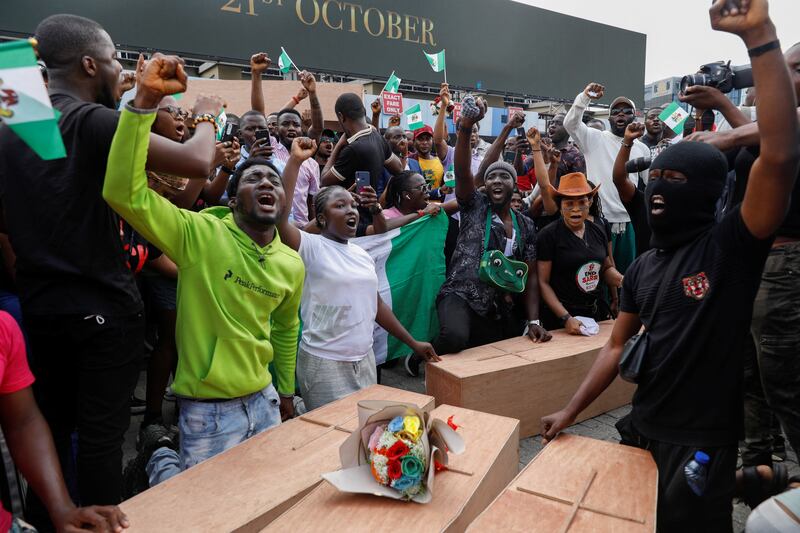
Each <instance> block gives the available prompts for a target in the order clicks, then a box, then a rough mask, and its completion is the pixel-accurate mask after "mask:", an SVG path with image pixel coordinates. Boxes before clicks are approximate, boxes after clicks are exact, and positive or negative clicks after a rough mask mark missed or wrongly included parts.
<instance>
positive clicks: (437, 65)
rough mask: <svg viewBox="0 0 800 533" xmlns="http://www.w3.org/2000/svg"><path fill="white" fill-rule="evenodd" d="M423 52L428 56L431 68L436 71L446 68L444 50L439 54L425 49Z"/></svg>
mask: <svg viewBox="0 0 800 533" xmlns="http://www.w3.org/2000/svg"><path fill="white" fill-rule="evenodd" d="M423 53H424V54H425V57H427V58H428V63H430V64H431V68H432V69H433V71H434V72H441V71H443V70H444V69H445V68H446V67H445V62H444V50H442V51H441V52H439V53H437V54H429V53H428V52H425V51H423Z"/></svg>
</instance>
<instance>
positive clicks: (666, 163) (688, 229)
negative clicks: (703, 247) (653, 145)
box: [645, 141, 728, 250]
mask: <svg viewBox="0 0 800 533" xmlns="http://www.w3.org/2000/svg"><path fill="white" fill-rule="evenodd" d="M653 170H661V171H662V172H663V171H664V170H673V171H675V172H680V173H681V174H683V175H684V176H686V182H685V183H671V182H669V181H667V180H665V179H664V178H663V177H661V178H658V179H652V178H651V180H650V181H649V183H648V184H647V189H646V191H645V202H646V207H647V223H648V224H649V225H650V229H651V230H652V232H653V235H652V237H651V238H650V245H651V246H652V247H653V248H661V249H667V250H669V249H674V248H677V247H679V246H681V245H682V244H686V243H688V242H691V241H692V240H694V239H695V237H697V236H698V235H700V234H701V233H703V232H705V231H707V230H708V229H709V228H710V227H711V226H713V225H714V220H715V219H714V211H715V207H716V203H717V200H719V197H720V195H721V194H722V189H723V187H724V185H725V179H726V177H727V175H728V161H727V160H726V159H725V156H724V155H723V154H722V152H720V151H719V150H717V149H716V148H714V147H713V146H711V145H710V144H704V143H698V142H686V141H684V142H680V143H678V144H676V145H673V146H671V147H669V148H667V149H666V150H664V151H663V152H661V154H660V155H659V156H658V157H657V158H656V159H655V161H653V164H652V165H651V166H650V171H651V172H652V171H653ZM654 195H661V196H662V197H663V198H664V204H665V205H664V212H663V213H662V214H660V215H658V216H655V215H653V214H652V209H651V207H652V206H651V204H650V199H651V198H652V197H653V196H654Z"/></svg>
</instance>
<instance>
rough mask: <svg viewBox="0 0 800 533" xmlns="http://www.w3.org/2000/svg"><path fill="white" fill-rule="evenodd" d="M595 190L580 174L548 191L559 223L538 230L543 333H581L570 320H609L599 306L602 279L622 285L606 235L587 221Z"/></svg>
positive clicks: (576, 325)
mask: <svg viewBox="0 0 800 533" xmlns="http://www.w3.org/2000/svg"><path fill="white" fill-rule="evenodd" d="M598 188H599V187H595V188H594V189H593V188H592V187H590V186H589V183H588V182H587V181H586V176H584V175H583V174H582V173H580V172H576V173H573V174H567V175H565V176H562V178H561V182H560V183H559V186H558V189H557V190H556V189H555V188H553V194H554V195H555V198H556V203H557V204H558V208H559V211H560V213H561V219H559V220H557V221H555V222H553V223H552V224H549V225H548V226H546V227H545V228H544V229H542V231H541V232H540V233H539V243H538V248H539V262H538V272H539V291H540V292H541V295H542V298H543V299H544V301H545V303H546V304H547V306H546V308H545V309H544V311H549V312H545V313H543V318H544V325H545V327H546V328H548V329H550V328H558V327H563V328H565V329H566V330H567V332H568V333H570V334H573V335H580V326H581V324H580V322H579V321H578V320H577V319H576V318H574V317H575V316H585V317H589V318H594V319H595V320H604V319H606V318H608V313H607V311H606V309H605V306H604V305H603V304H601V303H600V302H599V300H600V298H601V294H600V282H601V280H602V281H603V282H605V283H606V284H607V285H608V286H609V287H619V286H620V285H622V274H620V273H619V272H618V271H617V269H616V268H614V265H613V261H612V259H611V256H609V254H608V237H607V236H606V234H605V231H604V230H603V229H602V228H601V227H600V226H599V225H597V224H594V223H591V222H588V223H587V221H586V219H587V216H588V215H589V208H590V207H591V205H592V201H593V199H594V196H595V194H597V189H598Z"/></svg>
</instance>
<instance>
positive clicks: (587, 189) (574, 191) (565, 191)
mask: <svg viewBox="0 0 800 533" xmlns="http://www.w3.org/2000/svg"><path fill="white" fill-rule="evenodd" d="M599 188H600V185H598V186H597V187H595V188H594V189H592V187H591V186H590V185H589V181H588V180H587V179H586V176H584V174H583V173H582V172H573V173H572V174H564V175H563V176H561V181H560V182H559V183H558V189H556V188H555V187H553V186H552V185H550V190H551V191H553V194H554V195H555V196H566V197H568V198H578V197H580V196H594V195H595V194H597V189H599Z"/></svg>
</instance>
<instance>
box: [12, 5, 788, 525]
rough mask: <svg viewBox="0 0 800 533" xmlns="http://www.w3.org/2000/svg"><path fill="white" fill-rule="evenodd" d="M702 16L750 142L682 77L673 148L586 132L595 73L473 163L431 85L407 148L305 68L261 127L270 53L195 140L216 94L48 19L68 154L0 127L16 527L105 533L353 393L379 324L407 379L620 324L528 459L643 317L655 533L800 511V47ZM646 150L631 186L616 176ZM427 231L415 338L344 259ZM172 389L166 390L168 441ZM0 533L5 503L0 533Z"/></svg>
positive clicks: (759, 24)
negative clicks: (158, 488)
mask: <svg viewBox="0 0 800 533" xmlns="http://www.w3.org/2000/svg"><path fill="white" fill-rule="evenodd" d="M711 24H712V27H713V28H714V29H716V30H719V31H725V32H730V33H734V34H736V35H738V36H740V37H741V39H742V40H743V42H744V44H745V45H746V47H747V48H748V51H749V53H750V56H751V58H752V68H753V74H754V78H755V86H756V87H755V88H754V89H753V90H752V91H751V93H750V97H751V98H752V99H754V100H753V101H752V102H750V103H749V104H750V106H752V104H754V105H755V110H756V111H757V115H756V116H757V118H758V121H757V122H755V121H754V120H753V118H754V114H753V113H752V112H751V110H750V109H749V108H748V109H746V110H744V112H743V110H740V109H739V108H736V107H735V106H733V104H731V103H730V101H729V100H728V99H727V98H726V97H725V95H724V94H722V93H721V92H720V91H719V90H717V89H715V88H713V87H690V88H689V90H687V91H686V92H685V93H683V94H682V95H681V100H682V101H684V102H686V103H687V104H689V105H691V106H692V107H693V108H694V110H695V116H696V117H698V119H697V120H696V121H692V122H693V124H694V127H693V128H692V129H691V130H688V131H685V132H682V134H681V135H676V134H675V132H673V131H671V129H670V128H668V127H667V126H666V125H665V124H664V123H663V122H662V121H661V120H660V119H659V115H660V114H661V112H662V111H663V108H655V109H648V110H645V111H644V112H640V111H639V110H637V108H636V105H635V103H634V101H633V100H632V99H630V98H628V97H625V96H619V97H615V98H613V100H612V103H611V105H610V108H609V118H608V121H607V124H606V123H605V122H603V121H599V120H597V119H595V118H593V117H591V116H589V115H587V113H586V110H587V108H588V107H589V105H590V103H591V102H592V101H594V100H598V99H601V98H603V97H604V96H605V88H604V87H603V85H601V84H599V83H594V82H593V83H589V84H588V85H587V87H586V88H585V89H584V90H583V91H582V92H580V93H579V94H578V95H577V96H576V97H575V99H574V102H573V103H572V105H570V106H568V109H566V110H565V112H560V113H557V114H555V115H554V116H552V117H551V118H550V119H549V120H548V126H547V128H546V131H539V130H538V129H537V128H535V127H527V128H526V129H523V128H525V115H524V114H522V113H512V114H511V115H510V116H509V117H508V121H507V123H506V124H505V125H504V126H503V129H502V131H501V132H500V134H499V135H498V136H497V137H496V138H495V139H492V142H491V143H489V142H487V140H485V139H483V138H482V137H481V119H482V118H483V117H484V115H485V113H486V110H487V106H486V102H485V101H484V100H483V99H481V98H475V97H474V96H472V95H466V96H464V97H463V98H462V111H461V116H460V117H459V118H458V119H457V120H456V121H455V123H454V129H455V136H454V137H452V136H451V135H450V134H449V133H448V129H447V121H446V116H447V109H448V107H449V106H450V104H451V103H452V101H453V96H452V95H451V92H450V88H449V86H448V85H447V84H442V86H441V90H440V93H439V99H438V100H439V104H440V108H439V112H438V113H437V116H436V120H435V123H434V124H433V125H425V126H423V127H421V128H419V129H416V130H415V131H413V132H411V131H405V130H404V129H403V128H402V127H401V120H400V117H399V116H393V117H391V118H390V120H389V127H387V128H386V129H385V130H383V131H381V129H380V127H379V123H380V115H381V107H380V104H377V105H372V106H371V109H370V111H371V113H372V114H371V120H369V118H370V117H368V114H367V112H368V110H367V109H366V108H365V106H364V103H363V100H362V97H361V96H360V95H356V94H354V93H344V94H342V95H341V96H339V98H338V99H337V101H336V104H335V114H336V116H335V117H323V110H322V106H321V105H320V102H319V99H318V96H317V82H316V79H315V77H314V75H313V74H311V73H309V72H305V71H304V72H300V73H299V74H298V80H299V84H298V92H297V94H296V95H295V96H293V97H292V98H291V100H290V101H289V102H287V103H286V104H285V105H284V106H283V107H282V108H281V109H278V110H271V109H270V110H268V109H267V108H266V107H265V98H264V87H263V85H262V80H261V78H262V74H263V73H264V72H265V71H266V70H267V69H268V68H269V66H270V64H271V60H270V58H269V57H268V55H267V54H266V53H264V52H257V53H255V54H253V56H252V58H251V61H250V65H251V69H252V82H251V95H250V96H251V109H250V110H248V111H246V112H245V113H242V114H241V116H239V117H237V116H234V115H232V114H230V113H229V114H228V122H229V123H232V124H234V123H235V124H236V125H237V126H238V133H237V134H236V135H234V136H229V137H226V136H221V137H218V136H217V134H218V129H219V124H218V123H217V115H218V113H219V110H220V109H222V108H223V107H224V106H225V102H223V101H222V100H221V99H220V98H218V97H216V96H200V97H198V98H197V100H196V101H195V102H193V103H191V108H188V107H182V106H181V104H183V102H180V101H177V100H175V98H174V97H173V96H172V95H174V94H177V93H182V92H184V91H185V90H186V87H187V83H188V82H187V76H186V73H185V72H184V69H183V63H182V61H181V60H180V59H179V58H177V57H175V56H164V55H161V54H158V53H156V54H153V55H152V56H151V57H150V58H149V59H145V58H144V57H140V59H139V62H138V64H137V67H136V71H135V75H134V76H131V75H130V73H123V72H122V67H121V65H120V63H119V62H118V60H117V58H116V53H115V47H114V44H113V41H112V39H111V37H110V36H109V35H108V34H107V33H106V32H105V31H104V30H103V28H102V27H101V26H100V25H99V24H97V23H96V22H94V21H91V20H88V19H85V18H82V17H78V16H74V15H54V16H52V17H49V18H47V19H45V20H44V21H42V22H41V23H40V24H39V26H38V27H37V29H36V34H35V36H36V39H37V41H38V53H39V56H40V58H41V60H42V62H43V64H44V66H45V68H46V73H47V78H46V79H47V83H48V84H49V85H48V88H49V92H50V97H51V100H52V103H53V106H54V107H55V108H57V109H58V110H59V111H60V113H61V117H60V121H59V125H60V129H61V134H62V137H63V140H64V144H65V146H66V148H67V154H68V155H67V157H66V158H63V159H58V160H54V161H43V160H41V159H40V158H38V157H37V156H36V155H35V154H34V152H33V151H32V150H31V149H29V148H28V147H27V146H26V145H25V144H24V143H23V141H22V140H21V139H20V138H19V137H17V136H16V135H15V134H14V133H12V132H11V131H10V130H9V129H8V128H5V127H2V126H0V198H1V199H2V211H3V217H2V222H3V227H2V235H1V236H0V237H1V238H0V247H1V248H2V253H3V259H4V262H3V263H4V265H5V268H4V269H3V275H2V278H0V279H2V280H3V285H2V288H1V289H2V293H1V294H0V296H1V297H0V308H1V309H2V311H0V344H2V348H1V349H0V423H2V429H3V433H4V435H5V441H6V442H7V444H8V448H9V449H10V451H11V455H12V456H13V459H14V461H15V463H16V466H17V468H18V469H19V470H20V471H21V473H22V474H23V475H24V476H25V478H26V479H27V480H28V482H29V483H30V487H31V490H29V491H28V496H27V498H26V501H25V518H26V520H27V521H29V522H31V523H33V524H34V525H35V526H36V527H37V528H39V530H40V531H48V530H58V531H76V530H79V529H80V528H82V527H85V528H90V529H95V530H108V531H121V530H122V529H124V528H126V527H128V523H127V519H126V518H125V516H124V515H123V514H122V513H121V511H120V510H119V509H118V508H117V507H116V504H118V503H119V502H120V501H122V500H123V499H124V498H127V497H130V496H132V495H134V494H136V493H138V492H140V491H142V490H145V489H146V488H148V487H150V486H154V485H156V484H158V483H160V482H162V481H164V480H166V479H168V478H170V477H172V476H174V475H176V474H177V473H179V472H181V471H183V470H185V469H187V468H190V467H192V466H193V465H195V464H197V463H199V462H201V461H203V460H205V459H208V458H210V457H213V456H214V455H216V454H219V453H221V452H222V451H224V450H226V449H229V448H231V447H233V446H235V445H236V444H239V443H240V442H242V441H244V440H246V439H248V438H250V437H252V436H253V435H255V434H257V433H259V432H262V431H264V430H266V429H268V428H270V427H273V426H275V425H277V424H280V423H281V421H283V420H287V419H288V418H291V417H293V416H295V414H296V412H297V411H298V410H311V409H315V408H317V407H320V406H322V405H325V404H327V403H329V402H332V401H334V400H337V399H339V398H342V397H344V396H346V395H348V394H350V393H352V392H355V391H357V390H359V389H362V388H365V387H368V386H370V385H371V384H374V383H376V382H377V381H378V380H379V375H380V373H379V368H378V366H377V365H376V360H375V352H374V347H373V330H374V326H375V324H376V323H377V324H378V325H380V326H381V327H383V328H384V329H385V330H386V331H387V332H388V333H389V334H391V335H392V336H394V337H396V338H397V339H398V340H400V341H401V342H402V343H403V344H405V345H406V346H407V347H408V348H409V349H410V351H411V352H413V353H412V354H411V355H409V356H408V357H406V358H405V359H404V361H403V362H404V365H405V370H406V371H407V372H408V373H409V374H410V375H411V376H418V374H419V371H420V365H421V364H422V363H427V364H435V363H436V362H437V361H440V359H441V356H444V355H451V354H453V355H451V356H454V357H457V354H458V352H460V351H462V350H464V349H467V348H470V347H474V346H478V345H483V344H487V343H491V342H494V341H497V340H501V339H506V338H510V337H516V336H527V337H528V338H529V339H530V341H531V342H533V343H541V342H552V343H557V342H559V341H558V339H557V338H556V339H554V338H553V335H552V334H551V331H552V330H556V329H563V330H565V332H566V333H568V334H572V335H583V334H587V331H589V330H591V325H592V323H594V322H598V321H602V320H607V319H611V318H614V319H616V321H615V323H614V327H613V332H612V334H611V338H610V340H609V341H608V343H607V344H606V346H605V347H604V348H603V349H602V350H601V352H600V354H599V356H598V357H597V359H596V361H595V363H594V366H593V367H592V369H591V371H590V372H589V374H588V375H587V377H586V379H585V381H584V382H583V384H582V385H581V386H580V388H579V390H578V391H577V392H576V393H575V395H574V397H573V398H572V399H571V400H570V402H569V404H568V405H567V406H565V407H564V409H563V410H561V411H559V412H557V413H554V414H552V415H549V416H547V417H545V418H544V419H543V420H542V433H543V436H544V438H545V440H550V439H552V438H554V437H555V436H556V434H558V432H560V431H561V430H563V429H564V428H566V427H568V426H569V425H571V424H572V423H574V421H575V419H576V418H577V416H578V414H579V413H580V412H581V411H583V410H584V409H585V408H586V407H588V406H589V404H591V402H592V401H593V400H594V399H595V398H597V396H599V394H600V393H602V391H603V390H605V388H606V387H608V386H609V384H610V383H611V382H612V381H613V380H614V379H615V377H616V376H617V374H618V369H619V365H620V359H621V357H622V356H623V352H624V351H626V350H627V349H628V348H626V343H629V340H631V339H632V338H634V339H635V335H637V334H638V333H639V332H640V330H641V329H642V328H643V327H644V329H645V332H646V333H645V335H646V337H645V338H646V341H647V352H646V353H647V358H646V360H645V362H644V366H643V367H642V369H641V370H640V372H639V376H638V381H637V383H638V388H637V391H636V393H635V396H634V399H633V409H632V412H631V414H630V415H629V416H627V417H625V418H624V419H622V420H621V421H620V423H619V424H618V429H619V432H620V435H621V436H622V442H623V443H624V444H629V445H632V446H638V447H641V448H645V449H648V450H649V451H650V452H651V453H652V455H653V458H654V460H655V462H656V465H657V467H658V470H659V481H658V483H659V499H658V513H657V517H658V528H659V531H678V530H681V529H684V530H690V531H694V530H698V531H700V530H702V531H730V529H731V511H732V501H733V498H734V496H741V497H743V498H744V499H745V501H746V502H747V503H748V504H749V505H750V506H751V507H753V508H755V507H756V506H758V505H759V504H760V503H761V502H764V501H765V500H767V501H766V503H765V504H764V505H763V506H762V507H760V508H759V511H758V512H756V513H753V515H752V518H751V521H752V522H753V523H754V524H755V525H754V527H756V526H758V527H764V528H766V527H767V526H764V524H768V523H773V524H775V523H779V521H780V520H789V521H790V522H791V517H789V518H787V517H786V516H784V515H781V512H782V510H786V509H795V510H796V509H798V507H800V502H798V499H799V498H798V494H800V493H798V490H800V489H795V490H793V491H788V492H784V491H786V490H787V489H789V488H791V487H792V486H794V485H793V484H794V483H796V482H797V481H798V480H796V479H792V478H790V477H789V476H788V475H787V472H786V467H785V465H783V464H782V462H781V461H782V460H783V459H784V458H785V444H784V438H783V435H784V434H785V435H786V440H787V441H788V443H789V444H790V445H791V446H792V447H793V449H795V450H800V402H799V401H798V398H800V396H798V391H800V332H799V330H798V323H800V284H799V283H798V281H797V277H796V272H797V271H800V192H799V191H800V188H795V179H796V177H797V174H798V161H799V160H800V146H799V145H798V142H799V139H800V138H799V137H798V121H800V113H798V112H797V99H798V98H800V44H798V45H795V46H793V47H791V48H789V49H788V50H787V51H786V53H785V55H783V56H782V55H781V54H780V45H779V43H778V44H776V43H777V38H776V34H775V27H774V25H773V23H772V21H771V20H770V18H769V16H768V13H767V2H766V0H751V1H750V2H749V4H748V5H747V6H745V7H732V6H731V5H729V3H728V2H726V0H718V1H717V2H715V4H714V5H713V6H712V8H711ZM134 85H135V87H136V92H135V97H134V98H133V99H132V100H130V101H125V102H121V101H120V100H121V98H122V94H123V93H124V92H125V91H126V90H128V89H131V88H132V87H133V86H134ZM306 99H307V100H308V103H309V108H310V109H309V111H307V112H305V113H300V112H299V111H297V110H296V109H295V108H296V107H297V105H298V104H299V103H300V102H301V101H303V100H306ZM118 109H121V111H118ZM268 112H269V113H268ZM714 112H718V113H720V114H722V115H723V116H724V118H725V120H726V121H727V124H728V125H729V126H730V127H729V128H728V129H725V130H720V131H707V129H706V128H705V127H704V125H705V124H706V122H704V120H702V119H701V118H700V117H702V116H703V115H705V114H707V113H714ZM637 115H638V116H640V117H642V120H641V121H639V120H637ZM325 118H328V120H333V119H334V118H335V120H336V121H337V122H338V124H339V128H338V129H339V131H338V132H336V131H333V130H331V129H326V128H325V125H324V124H325V122H324V119H325ZM522 132H524V134H523V133H522ZM514 133H516V135H512V134H514ZM451 137H452V138H451ZM218 139H220V140H218ZM639 158H643V159H648V160H650V161H652V163H651V164H650V166H649V168H639V167H636V168H631V166H630V164H629V163H631V162H633V161H632V160H635V159H639ZM631 170H633V171H631ZM426 217H447V220H448V224H447V228H448V229H447V238H446V240H445V246H444V247H443V249H442V250H441V253H442V255H443V257H444V260H445V262H446V279H445V281H444V283H443V284H442V286H441V288H440V290H439V292H438V296H437V298H436V304H435V306H436V314H437V316H438V322H439V332H438V334H437V335H435V336H434V338H431V339H422V338H414V336H412V335H411V334H410V333H409V332H408V331H407V329H406V328H407V325H404V324H402V323H401V322H400V321H399V320H398V319H397V317H396V316H395V314H394V313H393V311H392V308H391V307H390V306H388V305H387V304H386V303H385V302H384V301H383V300H382V299H381V296H380V293H379V291H378V273H377V272H376V265H375V261H374V259H373V258H372V257H371V256H370V255H369V254H368V253H367V252H366V251H365V250H364V249H362V248H361V247H359V246H358V245H357V244H355V243H354V242H352V240H353V239H354V238H356V237H361V236H366V235H374V234H382V233H385V232H387V231H391V230H393V229H396V228H399V227H401V226H404V225H407V224H412V223H424V220H423V219H425V218H426ZM656 314H658V315H660V318H659V320H658V325H657V326H655V325H654V323H655V320H654V319H655V316H656ZM148 325H150V326H148ZM151 330H152V332H151ZM153 332H154V333H153ZM627 346H628V347H630V344H627ZM146 352H147V353H148V355H149V357H148V360H147V364H146V371H147V372H146V378H147V387H146V398H145V399H144V401H142V400H139V399H137V398H136V397H135V395H134V389H135V386H136V383H137V381H138V378H139V374H140V370H141V368H142V365H143V361H144V357H145V353H146ZM34 376H35V379H34ZM165 392H166V395H169V396H174V397H177V399H178V410H177V411H178V412H177V420H176V425H174V426H173V425H170V424H169V423H168V421H167V420H165V418H164V416H163V412H162V409H163V401H164V399H165ZM34 397H35V399H34ZM132 410H140V411H143V418H142V421H141V424H140V426H139V428H138V439H137V450H138V454H137V456H136V458H135V459H133V460H132V461H131V462H130V463H129V464H128V465H126V466H125V468H124V470H123V465H122V442H123V439H124V435H125V432H126V431H127V430H128V427H129V425H130V423H131V412H132ZM301 412H302V411H301ZM740 441H741V445H740ZM738 447H740V448H741V449H738ZM699 450H702V451H703V452H705V453H706V454H707V455H709V456H710V457H711V465H710V467H709V468H708V478H707V480H706V487H705V492H704V493H703V494H702V496H698V495H696V494H695V493H693V492H692V490H691V488H690V487H689V485H688V484H687V482H686V480H685V477H684V476H685V474H684V467H685V466H686V464H687V463H688V462H689V461H691V460H692V458H693V457H694V456H695V453H696V452H697V451H699ZM737 453H740V455H741V460H742V463H743V466H742V468H740V469H739V470H737ZM62 472H63V473H64V474H62ZM781 493H783V494H781ZM776 494H780V496H778V498H779V499H777V500H776V499H769V500H768V498H770V496H773V495H776ZM76 504H78V505H79V506H76ZM3 508H5V509H8V508H9V503H8V501H7V498H5V493H4V499H3ZM795 519H796V518H795ZM795 525H797V526H800V524H795ZM20 527H21V526H20V522H19V521H18V520H17V519H14V521H13V523H12V517H11V515H10V514H9V513H8V512H7V511H5V510H3V509H0V531H7V530H13V531H20V530H21V529H19V528H20ZM12 528H17V529H12ZM772 530H773V529H763V531H772ZM774 530H776V531H778V530H780V529H774ZM754 531H756V529H754ZM757 531H762V529H757Z"/></svg>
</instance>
